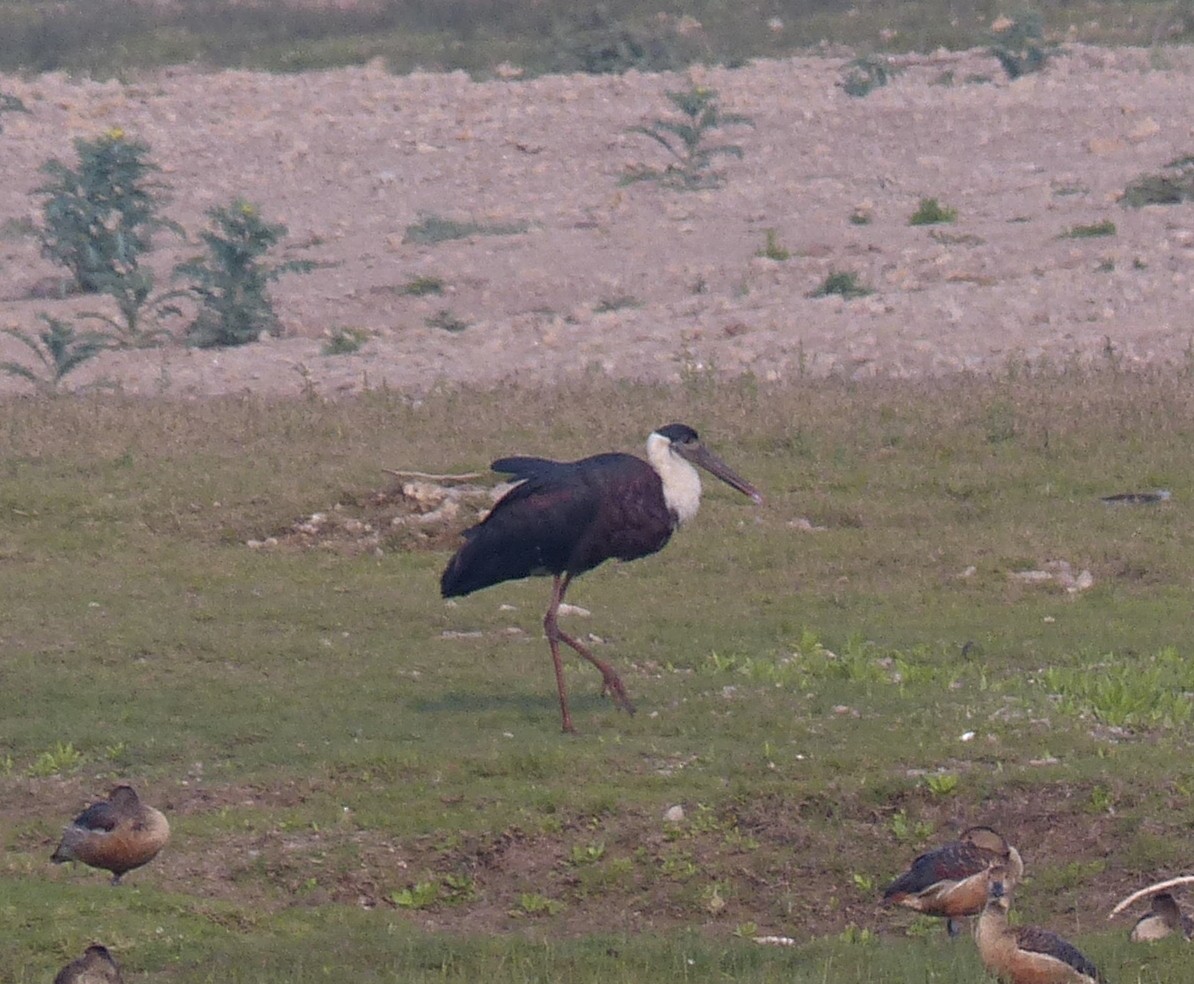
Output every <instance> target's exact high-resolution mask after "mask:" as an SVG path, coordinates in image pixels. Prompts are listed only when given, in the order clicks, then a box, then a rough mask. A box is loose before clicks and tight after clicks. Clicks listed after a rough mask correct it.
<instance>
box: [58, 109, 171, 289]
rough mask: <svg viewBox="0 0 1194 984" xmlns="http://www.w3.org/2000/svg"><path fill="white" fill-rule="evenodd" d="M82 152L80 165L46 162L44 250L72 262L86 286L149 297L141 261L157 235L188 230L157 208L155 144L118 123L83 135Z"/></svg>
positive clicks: (79, 151)
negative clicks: (87, 137)
mask: <svg viewBox="0 0 1194 984" xmlns="http://www.w3.org/2000/svg"><path fill="white" fill-rule="evenodd" d="M75 151H76V152H77V154H78V157H79V163H78V165H77V166H76V167H69V166H67V165H66V164H63V163H62V162H61V161H59V160H56V159H51V160H49V161H47V162H46V163H45V164H44V165H42V171H43V172H44V173H45V174H46V175H48V177H49V180H48V181H47V182H46V183H45V184H43V185H41V186H40V187H39V188H37V189H36V191H37V194H39V195H42V196H44V197H45V201H44V202H43V204H42V217H43V221H44V223H45V225H44V228H43V229H42V232H41V240H42V252H43V253H44V254H45V255H46V256H47V257H49V258H50V259H51V260H52V261H53V262H55V263H58V264H60V265H62V266H64V267H66V268H67V269H68V270H69V271H70V273H71V276H72V277H73V278H74V283H75V286H76V287H77V288H78V289H79V290H81V291H86V292H88V293H109V294H112V295H113V296H115V297H116V298H117V300H118V302H119V301H120V299H121V297H123V296H125V295H126V294H127V295H136V294H138V293H142V292H143V294H144V295H145V296H148V293H149V291H150V289H151V288H152V279H151V278H150V277H149V274H147V273H145V274H142V273H141V270H140V261H141V258H142V257H143V256H144V255H145V254H146V253H148V252H149V250H150V249H151V248H152V245H153V244H152V239H153V234H154V233H155V232H157V231H158V230H160V229H171V230H173V231H175V232H177V233H178V234H180V235H181V234H182V230H181V228H180V227H179V226H178V225H177V224H176V223H174V222H170V221H169V220H167V219H164V218H162V217H161V216H160V215H159V214H158V210H159V208H160V207H161V205H162V194H161V191H160V189H161V186H160V185H159V184H156V183H154V182H153V181H151V180H150V176H151V175H152V174H153V172H155V171H156V170H158V168H157V167H156V166H155V165H153V164H151V163H150V162H149V160H148V154H149V148H148V147H147V146H146V145H145V144H143V143H141V142H140V141H138V140H129V139H127V138H126V137H125V134H124V131H123V130H121V129H112V130H109V131H108V132H107V133H106V134H104V135H103V136H102V137H100V138H98V139H96V140H83V139H78V140H76V141H75Z"/></svg>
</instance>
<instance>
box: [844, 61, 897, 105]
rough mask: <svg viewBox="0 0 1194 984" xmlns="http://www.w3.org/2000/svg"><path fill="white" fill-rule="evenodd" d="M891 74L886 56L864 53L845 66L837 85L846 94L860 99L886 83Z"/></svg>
mask: <svg viewBox="0 0 1194 984" xmlns="http://www.w3.org/2000/svg"><path fill="white" fill-rule="evenodd" d="M891 75H892V70H891V65H890V64H889V63H888V61H887V59H886V58H884V57H883V56H882V55H865V56H864V57H862V58H855V59H854V61H852V62H850V64H849V65H847V66H846V70H845V74H844V75H843V76H842V80H841V81H840V82H838V85H839V86H840V87H841V88H842V91H843V92H845V93H846V95H848V96H854V97H855V98H859V99H860V98H862V97H863V96H865V95H869V94H870V93H871V92H872V91H874V90H875V89H880V88H882V87H883V86H885V85H887V83H888V81H889V80H890V79H891Z"/></svg>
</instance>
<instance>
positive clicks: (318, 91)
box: [0, 46, 1194, 398]
mask: <svg viewBox="0 0 1194 984" xmlns="http://www.w3.org/2000/svg"><path fill="white" fill-rule="evenodd" d="M845 64H846V61H845V59H840V58H792V59H787V60H783V61H770V62H760V63H758V64H754V65H751V66H747V67H744V68H739V69H733V70H728V69H698V70H695V71H694V73H693V75H692V77H691V80H692V81H695V82H698V83H701V84H707V85H710V86H712V87H713V88H715V89H716V90H717V92H718V94H719V98H720V101H721V104H722V106H723V108H724V109H725V110H727V111H732V112H736V113H744V114H746V115H748V116H750V117H751V118H752V119H753V120H754V123H755V125H754V127H753V128H747V127H736V128H732V129H726V130H725V131H723V132H720V133H717V134H714V135H713V138H714V140H715V141H718V142H729V143H735V144H738V145H740V146H741V147H742V149H743V158H742V160H740V161H739V160H733V159H729V158H726V159H723V166H724V170H725V173H726V178H727V181H726V183H725V186H724V187H722V188H719V189H710V190H704V191H699V192H693V193H680V192H676V191H672V190H668V189H666V188H663V187H660V186H659V185H658V184H656V183H654V182H641V183H636V184H632V185H629V186H622V185H621V184H620V183H619V181H620V178H622V177H623V176H624V175H625V173H626V172H627V170H628V169H629V168H632V167H635V166H639V165H644V164H645V165H648V166H654V167H658V166H661V165H663V164H664V163H665V162H664V160H663V159H662V158H661V156H660V155H661V154H662V150H661V148H659V147H657V146H656V145H654V144H653V143H651V142H650V141H648V140H645V139H644V138H643V137H642V136H640V135H636V134H633V133H631V132H629V128H630V127H632V126H635V125H640V124H643V123H647V122H650V121H651V120H653V119H655V118H656V117H659V116H666V115H667V113H668V106H669V105H670V104H669V103H668V102H667V100H666V98H665V96H664V92H665V90H668V89H676V88H683V87H686V86H687V85H689V84H690V80H689V79H688V78H687V77H681V76H675V75H672V76H668V75H661V76H644V75H639V74H636V73H630V74H628V75H625V76H620V77H590V76H555V77H543V78H538V79H534V80H529V81H491V82H482V83H476V82H472V81H470V80H469V79H468V78H467V77H466V76H464V75H463V74H461V73H456V74H449V75H413V76H409V77H402V78H398V77H394V76H391V75H389V74H387V73H386V72H385V71H384V69H383V68H381V67H380V66H369V67H365V68H357V69H343V70H337V71H330V72H321V73H310V74H306V75H298V76H293V75H286V76H271V75H265V74H256V73H250V72H223V73H218V74H203V73H200V72H198V71H195V70H191V69H172V70H169V71H166V72H163V73H161V74H158V75H153V76H147V77H145V78H142V79H139V80H137V81H135V82H132V83H129V84H122V83H119V82H89V81H76V80H71V79H68V78H66V77H64V76H61V75H46V76H39V77H32V78H19V77H5V78H0V88H2V89H3V90H4V91H5V92H9V93H11V94H13V95H15V96H17V97H19V98H20V99H21V100H22V101H23V102H24V103H25V105H26V106H27V107H29V109H30V110H31V111H32V112H31V114H30V115H24V114H19V113H14V114H8V115H7V116H6V117H5V124H4V126H5V129H4V133H3V137H2V139H0V148H2V149H3V154H4V161H5V181H4V183H3V187H0V219H4V220H8V225H7V226H6V232H5V235H4V236H3V237H2V238H0V269H2V270H3V273H4V287H3V288H2V289H0V294H2V297H0V325H3V326H7V327H18V328H21V329H23V330H26V331H28V330H31V329H33V328H36V327H37V326H38V325H39V322H38V321H37V315H38V313H47V314H51V315H54V316H57V317H69V316H71V315H72V314H75V313H78V312H79V311H82V310H87V309H92V308H95V307H96V306H97V300H96V299H95V298H67V299H55V298H53V297H35V296H33V295H34V294H35V293H36V292H37V288H38V285H39V284H40V285H43V286H44V284H45V282H46V281H47V278H50V279H53V278H55V277H58V276H59V273H58V271H56V270H55V268H54V267H52V266H51V265H50V264H49V263H48V261H46V260H45V259H44V258H42V257H41V256H40V255H39V252H38V246H37V243H36V241H35V239H34V238H33V237H32V236H30V235H28V234H22V232H21V229H22V228H25V229H27V228H28V223H30V222H32V223H37V222H39V221H40V213H39V205H38V201H37V198H36V197H35V196H34V195H33V189H34V188H35V187H36V186H37V185H38V184H39V183H40V182H41V181H42V180H43V176H42V175H41V173H40V172H39V168H40V166H41V165H42V164H43V163H44V162H45V161H46V160H47V159H48V158H50V157H57V158H60V159H63V160H73V154H74V151H73V148H72V144H71V141H72V140H73V139H74V138H77V137H95V136H97V135H98V134H100V133H102V132H104V131H105V130H107V129H108V128H109V127H112V126H120V127H123V128H124V129H125V131H126V132H127V133H128V134H129V135H130V136H132V137H135V138H137V139H140V140H143V141H145V142H146V143H148V145H149V146H150V148H151V154H152V157H153V159H154V160H155V161H156V162H157V163H159V164H160V165H161V167H162V169H163V172H162V175H161V177H162V179H163V180H164V181H165V182H167V183H168V184H169V186H170V187H171V189H172V194H173V201H172V203H171V205H170V206H169V208H168V214H169V216H170V217H171V218H173V219H175V220H177V221H178V222H180V223H181V224H182V225H183V226H184V227H185V228H187V229H188V230H189V231H190V233H191V242H190V243H187V244H180V243H178V242H175V241H171V240H170V239H169V237H162V239H161V241H160V244H159V249H158V250H157V251H156V252H155V256H154V259H153V265H154V266H155V268H156V269H157V272H158V274H159V282H161V283H163V284H165V283H166V282H167V276H168V273H169V271H170V269H171V268H172V266H173V264H174V263H175V262H176V261H178V260H180V259H183V258H188V257H190V256H192V255H194V254H195V253H196V252H197V251H198V249H197V247H196V245H195V242H196V233H197V232H198V231H199V230H200V229H201V228H203V223H204V219H203V213H204V211H205V210H206V209H208V208H210V207H211V206H213V205H221V204H225V203H227V202H228V201H229V200H231V199H232V198H233V196H237V195H240V196H245V197H247V198H249V199H250V200H252V201H255V202H257V203H258V204H260V205H261V207H262V209H263V212H264V215H265V216H266V218H267V219H269V220H273V221H281V222H284V223H285V224H286V225H287V226H289V228H290V239H291V242H292V243H294V244H296V245H305V246H306V247H308V248H306V249H304V250H302V251H301V252H300V253H299V254H296V255H303V256H306V257H307V258H310V259H315V260H320V261H324V262H327V263H328V264H330V265H329V266H327V267H325V268H323V269H320V270H318V271H316V272H313V273H310V274H305V275H290V276H286V277H283V278H282V279H281V280H280V281H278V282H277V283H276V284H275V285H274V294H275V298H276V302H277V306H278V308H279V310H280V313H281V317H282V322H283V325H284V327H285V329H286V337H284V338H281V339H277V340H269V339H267V340H264V341H262V342H261V343H259V344H254V345H249V346H244V347H242V348H239V349H229V350H222V351H211V350H208V351H198V350H194V349H189V348H187V347H185V346H183V345H181V344H171V345H168V346H165V347H163V348H160V349H152V350H146V351H132V352H113V353H110V354H105V355H103V356H102V357H100V358H98V359H96V360H94V361H93V362H92V363H89V364H88V365H87V366H85V367H83V368H81V369H79V370H78V371H76V372H75V373H74V374H72V375H71V376H70V377H69V379H68V383H67V385H68V386H74V387H96V386H106V385H111V386H117V387H119V388H121V389H123V390H124V391H126V392H131V393H137V394H144V395H147V396H155V395H164V396H168V397H181V398H198V397H202V396H204V395H206V394H213V393H223V392H242V391H255V392H260V393H279V394H285V393H298V392H302V391H307V392H310V391H311V390H312V389H313V390H314V391H316V392H317V393H319V394H321V395H323V396H328V397H334V396H336V395H338V394H344V393H352V392H356V391H359V390H362V389H365V388H373V387H380V386H388V387H391V388H397V389H400V390H403V391H409V392H418V391H422V390H425V389H427V388H428V387H431V386H433V385H436V384H437V383H440V382H448V383H452V384H456V383H474V384H496V383H499V382H500V381H503V380H507V379H511V378H518V379H522V380H526V381H541V380H552V381H564V380H566V379H567V378H568V377H569V376H573V375H576V374H582V373H592V372H597V373H601V374H603V375H609V376H614V377H627V378H636V379H651V380H661V381H669V380H676V379H680V378H683V377H684V376H685V375H689V374H692V373H694V372H703V371H716V372H720V373H729V374H736V373H742V372H751V373H754V374H756V375H757V376H759V377H760V378H763V379H768V380H781V381H782V380H786V379H795V378H798V377H799V376H800V375H802V374H810V373H811V374H816V375H824V374H839V375H842V376H846V377H859V376H869V375H884V374H891V375H895V376H908V375H923V374H947V373H954V372H958V371H962V370H973V371H986V370H999V369H1001V368H1003V367H1004V366H1005V365H1006V364H1007V363H1009V362H1011V361H1019V360H1031V361H1042V360H1044V361H1049V362H1052V363H1054V364H1057V363H1065V362H1066V361H1067V360H1070V359H1103V358H1107V357H1113V358H1116V359H1120V360H1122V361H1123V362H1124V363H1133V362H1146V363H1153V362H1174V363H1179V362H1184V360H1186V358H1187V357H1188V351H1189V344H1190V342H1189V328H1188V321H1189V310H1190V302H1191V292H1192V289H1194V280H1192V279H1191V272H1190V271H1191V268H1192V263H1191V260H1192V258H1194V209H1192V208H1191V207H1190V206H1189V205H1182V206H1169V207H1164V206H1154V207H1147V208H1143V209H1126V208H1123V207H1122V206H1120V205H1119V204H1118V203H1117V198H1118V196H1119V195H1120V193H1121V192H1122V191H1123V189H1124V188H1125V186H1126V185H1127V184H1128V183H1129V182H1131V181H1132V180H1134V179H1135V178H1137V177H1138V176H1140V175H1141V174H1143V173H1152V172H1155V171H1156V170H1158V169H1159V168H1161V167H1162V166H1163V165H1164V164H1165V163H1167V162H1168V161H1170V160H1172V159H1174V158H1176V157H1179V156H1181V155H1183V154H1186V153H1189V152H1190V151H1191V150H1192V149H1194V133H1192V126H1194V124H1192V123H1191V118H1190V114H1189V112H1188V107H1189V93H1190V88H1191V75H1192V73H1194V57H1192V56H1191V54H1190V52H1189V51H1187V50H1186V49H1176V48H1175V49H1164V50H1163V51H1160V52H1158V53H1150V52H1146V51H1142V50H1134V49H1117V50H1104V49H1095V48H1087V47H1080V46H1075V47H1067V48H1065V49H1064V50H1063V51H1062V52H1061V53H1060V54H1059V55H1058V57H1056V58H1055V59H1054V60H1053V61H1052V62H1051V64H1050V66H1049V68H1048V70H1047V71H1045V72H1044V73H1042V74H1037V75H1029V76H1025V77H1024V78H1021V79H1019V80H1017V81H1015V82H1008V81H1007V80H1006V79H1005V78H1004V77H1003V76H1002V73H1001V70H1000V68H999V66H998V64H997V63H996V62H995V60H994V59H993V58H992V57H990V56H989V55H987V54H985V53H983V52H978V51H974V52H963V53H945V52H942V53H937V54H933V55H926V56H911V57H908V58H905V59H902V60H901V64H900V66H899V67H900V69H901V71H900V72H899V73H898V74H896V75H895V76H894V78H893V80H892V81H891V83H890V84H889V85H887V86H886V87H884V88H881V89H877V90H875V91H873V92H872V93H871V94H870V95H868V96H867V97H865V98H861V99H857V98H851V97H849V96H847V95H846V94H845V93H844V92H843V90H842V89H841V88H840V87H839V86H838V85H837V83H838V81H839V79H840V78H841V75H842V71H843V68H844V67H845ZM975 77H979V78H986V79H987V80H988V81H972V80H971V79H973V78H975ZM924 197H935V198H937V199H938V200H939V201H940V202H941V203H942V204H943V205H946V206H948V207H952V208H955V209H957V212H958V220H957V222H956V223H954V224H952V225H941V226H930V227H913V226H910V225H909V223H908V218H909V216H910V215H911V214H912V213H913V212H914V211H915V210H916V208H917V205H918V203H919V201H920V200H921V199H922V198H924ZM852 215H858V216H866V217H869V219H870V221H869V223H867V224H856V223H854V222H851V220H850V219H851V216H852ZM427 216H439V217H444V218H451V219H455V220H459V221H466V222H477V223H481V224H500V225H507V226H519V225H525V229H526V231H525V232H519V233H514V234H509V235H498V236H490V235H473V236H469V237H467V238H464V239H459V240H452V241H447V242H441V243H438V244H420V243H418V242H412V241H409V240H408V238H407V236H406V232H407V229H408V227H410V226H411V225H412V224H414V223H417V222H419V221H420V220H421V219H422V218H425V217H427ZM1108 219H1109V220H1111V221H1113V222H1114V223H1115V226H1116V234H1115V235H1114V236H1105V237H1095V238H1089V239H1073V238H1063V237H1062V234H1063V233H1065V232H1066V231H1067V230H1069V229H1072V228H1074V227H1075V226H1081V225H1091V224H1094V223H1098V222H1103V221H1105V220H1108ZM22 223H24V225H22ZM769 229H770V230H774V238H775V242H777V243H778V244H779V245H780V246H782V247H783V248H785V249H787V250H789V251H790V253H791V258H790V259H788V260H785V261H777V260H772V259H766V258H764V257H760V256H757V255H756V254H757V253H758V252H759V250H760V249H762V247H763V246H764V244H765V242H766V236H767V230H769ZM834 271H848V272H853V273H856V274H857V276H858V278H859V280H860V281H861V282H863V283H864V284H866V285H867V286H869V287H871V288H872V289H873V293H871V294H869V295H868V296H865V297H861V298H857V299H853V300H844V299H842V298H840V297H837V296H831V297H828V298H813V297H810V296H809V294H810V293H811V292H812V291H813V290H814V289H815V288H816V287H818V286H819V285H820V284H821V283H822V282H823V281H824V279H825V277H826V276H827V275H828V274H829V273H830V272H834ZM418 277H432V278H439V279H440V280H441V281H442V282H443V291H444V292H443V293H442V294H440V295H435V294H431V295H423V296H412V295H410V294H408V293H406V292H404V289H405V287H406V286H407V285H408V284H409V283H410V282H411V281H412V280H414V279H415V278H418ZM444 325H448V326H452V327H460V326H462V325H463V326H465V327H463V329H462V330H459V331H448V330H445V329H444V327H442V326H444ZM437 326H439V327H437ZM168 327H171V328H172V329H173V331H174V332H175V334H176V336H177V335H179V334H181V331H182V328H183V321H182V319H178V320H176V321H175V322H172V323H170V324H169V325H168ZM337 328H351V329H363V330H365V331H367V332H369V333H370V340H369V341H368V342H367V343H366V344H365V345H364V347H363V348H362V349H361V350H360V351H359V352H357V353H355V354H349V355H337V356H327V355H324V354H322V346H323V343H324V340H325V338H326V335H327V333H328V332H330V331H332V330H334V329H337ZM27 355H28V353H27V352H25V351H24V349H23V348H22V347H21V346H20V344H19V343H18V342H16V341H15V340H13V339H11V338H8V337H0V359H23V358H26V357H27ZM27 389H28V384H27V383H25V382H23V381H21V380H19V379H16V378H12V377H7V376H4V377H0V394H4V393H9V394H15V393H19V392H24V391H26V390H27Z"/></svg>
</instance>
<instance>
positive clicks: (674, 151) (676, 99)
mask: <svg viewBox="0 0 1194 984" xmlns="http://www.w3.org/2000/svg"><path fill="white" fill-rule="evenodd" d="M667 97H668V99H669V100H671V102H672V105H673V106H674V107H675V108H676V109H677V110H679V111H680V114H681V119H679V120H663V119H657V120H655V121H654V122H652V123H649V124H647V125H646V126H632V127H631V128H630V130H629V132H630V133H641V134H642V135H643V136H645V137H650V138H651V139H652V140H654V141H655V142H656V143H657V144H659V145H660V146H661V147H663V148H664V149H665V150H667V152H668V153H669V154H671V155H672V157H673V158H674V161H673V162H672V163H671V164H669V165H668V166H667V167H666V168H665V169H664V170H662V171H659V170H656V169H654V168H646V167H640V168H637V169H635V170H633V171H631V172H630V173H629V174H627V175H626V176H625V178H624V179H623V183H629V182H632V181H658V182H660V183H661V184H665V185H668V186H669V187H672V188H678V189H680V190H682V191H694V190H696V189H698V188H715V187H718V186H719V185H721V184H722V183H723V181H724V180H725V179H724V176H723V175H721V174H719V173H718V172H716V171H714V170H713V161H714V159H715V158H717V157H739V158H740V157H741V156H742V148H741V147H739V146H738V145H737V144H717V145H714V146H709V145H708V144H706V142H705V140H706V138H707V137H708V135H709V134H710V133H712V132H713V131H714V130H719V129H721V128H722V127H725V126H754V122H753V121H752V120H751V119H750V117H749V116H743V115H741V114H740V113H723V112H722V111H721V107H720V106H718V104H717V93H716V92H715V91H714V90H713V89H709V88H707V87H705V86H693V88H691V89H689V90H688V91H687V92H668V93H667Z"/></svg>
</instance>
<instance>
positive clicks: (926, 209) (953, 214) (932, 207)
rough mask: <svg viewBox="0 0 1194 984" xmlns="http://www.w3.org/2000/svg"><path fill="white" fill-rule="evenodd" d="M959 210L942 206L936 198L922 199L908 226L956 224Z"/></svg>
mask: <svg viewBox="0 0 1194 984" xmlns="http://www.w3.org/2000/svg"><path fill="white" fill-rule="evenodd" d="M957 219H958V210H957V209H956V208H950V207H949V206H948V205H942V204H941V203H940V202H938V201H937V199H936V198H922V199H921V200H920V204H919V205H917V207H916V211H915V212H913V213H912V215H911V216H909V218H908V224H909V225H914V226H922V225H938V224H940V223H944V222H956V221H957Z"/></svg>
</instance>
